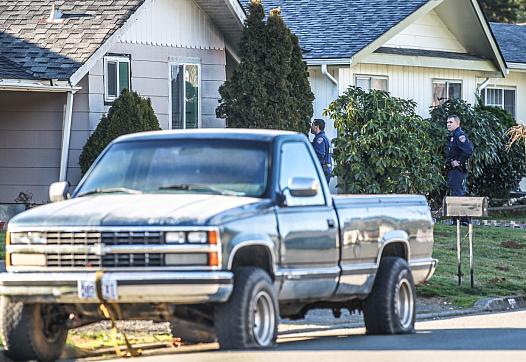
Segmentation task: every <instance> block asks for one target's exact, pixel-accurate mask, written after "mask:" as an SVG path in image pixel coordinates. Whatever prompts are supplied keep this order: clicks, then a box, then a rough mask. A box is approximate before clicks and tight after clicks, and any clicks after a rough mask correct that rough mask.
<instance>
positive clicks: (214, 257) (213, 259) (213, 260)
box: [208, 251, 219, 266]
mask: <svg viewBox="0 0 526 362" xmlns="http://www.w3.org/2000/svg"><path fill="white" fill-rule="evenodd" d="M208 265H209V266H219V255H218V254H217V251H214V252H212V253H209V254H208Z"/></svg>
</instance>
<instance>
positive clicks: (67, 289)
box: [0, 272, 233, 304]
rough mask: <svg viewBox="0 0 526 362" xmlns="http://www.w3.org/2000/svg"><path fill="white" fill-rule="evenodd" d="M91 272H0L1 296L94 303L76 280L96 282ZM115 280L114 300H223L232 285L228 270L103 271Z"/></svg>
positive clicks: (108, 279)
mask: <svg viewBox="0 0 526 362" xmlns="http://www.w3.org/2000/svg"><path fill="white" fill-rule="evenodd" d="M95 278H96V277H95V273H94V272H87V273H86V272H82V273H74V272H70V273H2V274H0V295H2V296H6V297H9V298H11V299H14V300H19V301H25V302H32V303H97V302H99V300H98V299H97V298H88V299H84V298H81V297H80V296H79V290H78V289H79V288H78V284H79V281H95ZM102 280H103V282H105V283H108V282H116V283H117V291H118V297H117V299H116V300H112V301H111V302H115V303H161V302H167V303H177V304H197V303H207V302H225V301H226V300H228V298H229V297H230V294H231V293H232V288H233V274H232V273H231V272H127V273H123V272H105V273H104V275H103V277H102Z"/></svg>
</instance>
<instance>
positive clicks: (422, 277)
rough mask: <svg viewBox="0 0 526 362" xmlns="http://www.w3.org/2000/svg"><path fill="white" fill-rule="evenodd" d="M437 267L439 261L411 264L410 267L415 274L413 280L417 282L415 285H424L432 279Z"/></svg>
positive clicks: (429, 260) (412, 262)
mask: <svg viewBox="0 0 526 362" xmlns="http://www.w3.org/2000/svg"><path fill="white" fill-rule="evenodd" d="M437 265H438V260H437V259H428V260H424V261H420V260H419V261H411V262H409V267H410V268H411V272H412V273H413V280H414V282H415V285H419V284H422V283H423V282H425V281H427V280H429V279H431V277H432V276H433V274H434V273H435V269H436V267H437Z"/></svg>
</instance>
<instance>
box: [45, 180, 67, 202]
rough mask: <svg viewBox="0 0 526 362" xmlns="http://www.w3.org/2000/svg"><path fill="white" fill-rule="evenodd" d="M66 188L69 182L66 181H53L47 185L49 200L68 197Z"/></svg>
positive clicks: (59, 199) (60, 199) (55, 200)
mask: <svg viewBox="0 0 526 362" xmlns="http://www.w3.org/2000/svg"><path fill="white" fill-rule="evenodd" d="M68 189H69V182H67V181H60V182H53V183H52V184H51V185H49V201H51V202H58V201H64V200H66V199H69V197H70V194H69V192H68Z"/></svg>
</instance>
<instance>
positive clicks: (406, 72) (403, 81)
mask: <svg viewBox="0 0 526 362" xmlns="http://www.w3.org/2000/svg"><path fill="white" fill-rule="evenodd" d="M356 75H379V76H387V77H388V87H389V92H390V93H391V94H392V95H393V96H395V97H401V98H405V99H413V100H415V101H416V102H417V104H418V106H417V112H418V114H420V115H421V116H422V117H426V118H427V117H429V107H431V105H432V102H433V93H432V92H433V88H432V87H433V80H435V79H441V80H459V81H461V82H462V98H463V99H465V100H466V101H468V102H469V103H471V104H473V103H474V102H475V91H476V88H477V85H478V84H480V83H482V82H483V81H484V80H485V78H482V77H480V76H479V75H480V74H479V73H478V72H476V71H469V70H458V69H439V68H422V67H405V66H393V65H382V64H358V65H356V66H354V67H353V68H348V67H346V68H341V69H340V77H339V86H340V93H342V92H344V91H345V89H347V87H349V86H350V85H354V84H355V76H356Z"/></svg>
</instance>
